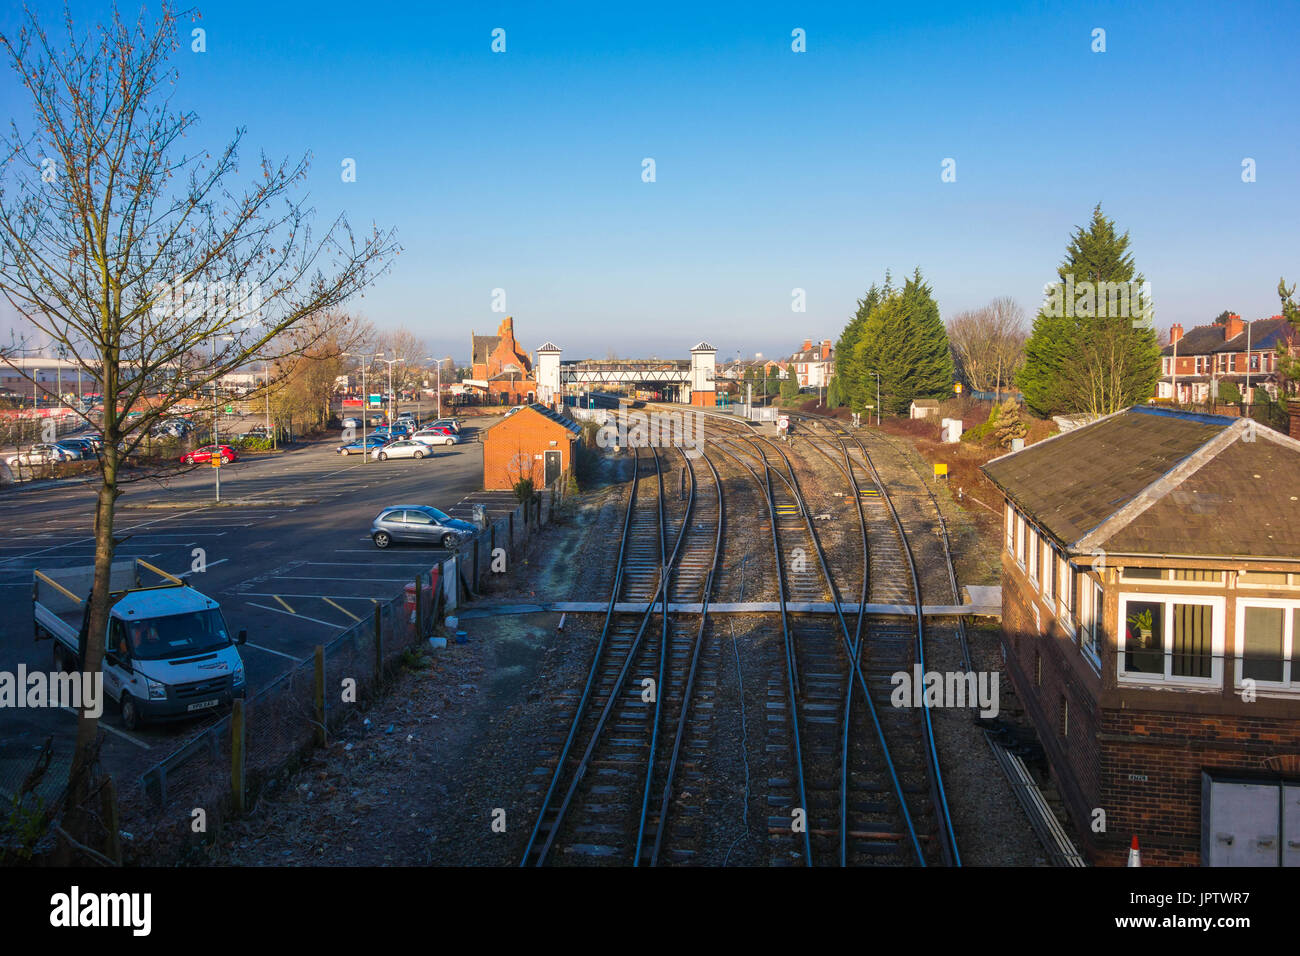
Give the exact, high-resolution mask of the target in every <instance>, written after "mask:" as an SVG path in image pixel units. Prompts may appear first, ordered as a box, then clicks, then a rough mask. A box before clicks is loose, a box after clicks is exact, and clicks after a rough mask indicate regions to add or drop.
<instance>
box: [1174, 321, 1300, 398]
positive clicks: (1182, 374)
mask: <svg viewBox="0 0 1300 956" xmlns="http://www.w3.org/2000/svg"><path fill="white" fill-rule="evenodd" d="M1295 344H1296V334H1295V329H1294V328H1293V327H1292V325H1291V323H1290V322H1288V321H1287V320H1286V319H1285V318H1283V317H1282V316H1280V315H1275V316H1273V317H1272V318H1271V319H1259V320H1257V321H1254V322H1243V321H1242V318H1241V316H1239V315H1237V314H1235V313H1230V314H1229V315H1228V318H1227V321H1225V322H1224V323H1222V324H1218V323H1215V324H1213V325H1200V326H1197V327H1196V328H1194V329H1192V330H1191V331H1189V332H1186V333H1184V332H1183V327H1182V326H1181V325H1173V326H1170V328H1169V344H1168V345H1166V346H1165V347H1164V349H1163V351H1162V352H1161V355H1162V356H1163V357H1162V358H1161V360H1160V374H1161V378H1160V381H1159V382H1157V383H1156V397H1157V398H1172V399H1174V400H1176V401H1178V402H1183V403H1204V402H1207V401H1210V400H1211V399H1217V398H1218V396H1217V395H1216V394H1212V393H1213V392H1215V390H1216V389H1217V387H1218V383H1221V382H1231V383H1233V384H1234V385H1236V386H1237V387H1238V388H1240V389H1241V391H1242V392H1243V393H1244V392H1245V391H1246V389H1247V388H1248V387H1249V388H1250V389H1251V390H1252V391H1253V390H1254V389H1256V388H1262V389H1265V390H1266V391H1267V392H1268V393H1269V395H1270V396H1272V397H1274V398H1276V397H1277V396H1278V394H1279V390H1280V387H1281V383H1280V382H1279V380H1278V375H1277V371H1278V369H1277V360H1278V348H1279V347H1286V348H1289V347H1292V346H1294V345H1295Z"/></svg>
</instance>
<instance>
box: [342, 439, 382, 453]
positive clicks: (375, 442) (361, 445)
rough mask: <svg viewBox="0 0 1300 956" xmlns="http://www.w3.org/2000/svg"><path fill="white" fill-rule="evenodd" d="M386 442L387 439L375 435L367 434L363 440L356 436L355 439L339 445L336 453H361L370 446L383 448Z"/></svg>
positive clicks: (370, 447)
mask: <svg viewBox="0 0 1300 956" xmlns="http://www.w3.org/2000/svg"><path fill="white" fill-rule="evenodd" d="M387 443H388V441H387V439H384V438H379V437H377V436H375V435H367V436H366V440H365V441H364V442H362V441H361V439H360V438H358V439H357V440H356V441H353V442H348V443H347V444H346V445H339V447H338V453H339V454H340V455H363V454H365V453H366V452H367V451H369V450H370V449H372V448H383V447H384V445H386V444H387Z"/></svg>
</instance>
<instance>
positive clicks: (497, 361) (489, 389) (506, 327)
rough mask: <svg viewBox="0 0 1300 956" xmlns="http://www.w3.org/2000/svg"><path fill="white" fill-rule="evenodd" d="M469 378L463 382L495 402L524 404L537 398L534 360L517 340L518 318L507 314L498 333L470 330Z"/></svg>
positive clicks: (491, 401) (498, 327)
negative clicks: (487, 333) (475, 332)
mask: <svg viewBox="0 0 1300 956" xmlns="http://www.w3.org/2000/svg"><path fill="white" fill-rule="evenodd" d="M470 364H471V370H470V377H469V378H468V379H466V380H465V381H464V382H463V383H462V384H463V385H465V386H468V387H469V388H471V389H473V390H474V391H476V392H478V393H480V394H482V395H483V396H485V397H486V399H487V400H488V401H489V402H490V403H493V404H500V405H523V404H526V403H528V402H532V401H535V400H536V399H537V378H536V375H535V374H534V372H533V360H532V358H531V357H530V356H529V354H528V353H527V352H525V351H524V349H523V346H521V345H520V344H519V343H518V342H517V341H516V340H515V320H514V319H513V318H512V317H511V316H506V317H505V318H504V319H502V320H501V324H500V325H499V326H497V334H496V335H475V334H474V333H473V332H470Z"/></svg>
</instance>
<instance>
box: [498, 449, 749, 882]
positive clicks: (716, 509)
mask: <svg viewBox="0 0 1300 956" xmlns="http://www.w3.org/2000/svg"><path fill="white" fill-rule="evenodd" d="M675 454H677V455H678V456H680V457H681V459H682V462H683V466H682V467H683V468H684V469H685V471H684V473H683V474H684V477H685V478H686V479H687V482H688V485H687V489H688V490H687V496H686V499H685V505H684V508H681V509H680V510H681V518H680V520H679V521H678V522H677V527H676V531H675V533H674V529H673V528H672V526H671V521H670V518H669V515H668V512H669V511H670V510H676V509H673V508H670V507H669V506H668V503H667V501H668V497H669V492H668V490H667V488H666V487H665V470H666V468H665V461H664V459H665V458H668V457H671V454H670V453H669V452H668V451H667V450H665V451H664V453H663V454H662V455H661V454H660V452H659V451H658V450H656V449H653V448H652V449H649V450H648V453H646V454H643V453H642V451H641V450H640V449H634V456H635V457H634V479H633V482H632V490H631V493H630V496H629V501H628V507H627V512H626V515H625V518H624V526H623V533H622V537H621V540H620V545H619V553H618V558H617V562H616V571H615V579H614V584H613V587H612V588H611V593H610V599H609V606H608V610H607V612H606V617H605V622H604V626H603V628H602V630H601V634H600V638H599V641H598V643H597V647H596V651H595V654H594V657H593V661H592V665H591V668H590V670H589V673H588V677H587V681H586V685H585V687H584V690H583V692H582V695H581V697H580V698H579V699H578V700H577V702H576V704H575V706H574V709H573V713H572V715H571V717H570V719H569V721H568V733H567V735H566V736H565V738H564V742H563V743H562V744H561V745H560V746H559V747H558V749H557V750H554V751H552V752H549V753H547V754H545V755H544V764H543V766H545V767H547V768H548V769H550V771H551V776H550V784H549V786H548V788H547V790H546V793H545V795H544V797H543V799H542V805H541V808H540V810H539V812H538V816H537V822H536V824H535V825H534V827H533V830H532V833H531V835H530V838H529V841H528V844H527V847H526V848H525V850H524V855H523V859H522V860H521V865H525V866H540V865H543V864H545V863H548V862H555V863H580V864H592V863H623V864H626V863H631V864H632V865H640V864H643V863H646V864H650V865H654V864H656V863H657V862H658V861H659V859H660V857H661V855H663V854H664V853H665V850H666V842H667V840H668V838H669V837H670V836H671V835H672V834H673V833H674V832H678V833H680V834H681V835H682V836H683V837H684V838H685V837H689V836H691V833H690V828H689V827H688V826H686V825H685V824H681V825H677V824H676V820H675V817H674V815H673V810H674V806H673V794H674V791H675V784H676V782H677V774H678V773H679V771H680V772H684V773H697V772H698V769H697V764H698V757H699V754H700V752H701V751H702V745H701V742H700V740H701V738H700V736H699V735H700V734H701V733H702V732H703V731H702V729H701V726H700V725H701V722H702V721H706V720H707V711H708V708H707V706H706V707H703V708H693V707H692V699H693V696H694V695H695V694H696V693H697V692H699V693H702V694H703V695H708V694H709V693H711V691H712V687H711V682H713V683H716V676H715V675H713V674H710V673H709V668H708V667H707V666H706V667H703V668H702V667H701V663H700V662H701V658H702V648H703V644H704V642H705V639H706V636H707V634H706V628H707V625H708V615H707V609H706V611H705V613H702V614H699V615H692V616H691V617H692V618H694V619H695V620H678V619H676V618H675V616H673V615H669V614H666V613H665V612H664V607H663V604H664V601H665V599H667V600H668V601H678V600H687V599H689V600H691V601H705V602H707V599H708V595H709V592H710V589H711V586H712V580H713V571H714V568H715V567H716V564H717V561H718V557H719V554H720V551H721V549H720V540H721V527H722V514H723V510H722V509H723V506H722V484H721V481H720V480H718V478H717V473H716V471H714V470H713V466H712V463H711V462H709V461H708V459H707V458H705V459H703V461H704V464H705V465H707V468H704V469H701V468H696V467H695V464H694V463H693V462H692V461H691V460H690V459H689V458H687V457H686V456H685V455H684V454H682V453H680V452H675ZM706 473H707V476H706ZM710 541H711V542H712V543H711V544H710ZM619 603H637V604H644V605H646V610H645V611H643V612H635V613H628V612H622V611H617V610H616V605H617V604H619ZM706 704H707V701H706ZM687 809H689V808H687ZM689 856H690V853H689V850H685V851H683V853H682V854H678V855H677V856H676V857H675V859H677V860H680V859H689Z"/></svg>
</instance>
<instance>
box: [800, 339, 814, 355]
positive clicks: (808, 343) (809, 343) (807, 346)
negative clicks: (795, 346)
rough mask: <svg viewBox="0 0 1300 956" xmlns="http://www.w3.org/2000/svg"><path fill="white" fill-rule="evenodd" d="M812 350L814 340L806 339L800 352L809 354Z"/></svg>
mask: <svg viewBox="0 0 1300 956" xmlns="http://www.w3.org/2000/svg"><path fill="white" fill-rule="evenodd" d="M810 348H812V339H804V340H803V348H801V349H799V351H800V352H807V351H808V350H809V349H810Z"/></svg>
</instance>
